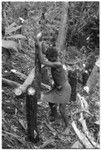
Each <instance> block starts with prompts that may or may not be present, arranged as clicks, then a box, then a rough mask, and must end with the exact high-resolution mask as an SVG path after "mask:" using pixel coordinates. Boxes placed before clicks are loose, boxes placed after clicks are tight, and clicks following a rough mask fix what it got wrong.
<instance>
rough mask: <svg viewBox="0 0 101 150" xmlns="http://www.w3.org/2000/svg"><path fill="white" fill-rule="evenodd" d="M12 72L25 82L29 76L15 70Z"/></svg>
mask: <svg viewBox="0 0 101 150" xmlns="http://www.w3.org/2000/svg"><path fill="white" fill-rule="evenodd" d="M11 72H12V73H14V74H15V75H16V76H18V77H19V78H21V79H23V80H26V78H27V76H26V75H25V74H23V73H21V72H19V71H17V70H15V69H12V70H11Z"/></svg>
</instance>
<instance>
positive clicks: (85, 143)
mask: <svg viewBox="0 0 101 150" xmlns="http://www.w3.org/2000/svg"><path fill="white" fill-rule="evenodd" d="M72 127H73V129H74V131H75V133H76V135H77V136H78V139H79V140H80V142H81V144H82V145H83V146H84V147H85V148H94V147H93V145H92V144H91V143H90V142H89V140H88V139H87V137H86V136H85V135H84V133H83V132H81V131H79V129H78V128H77V126H76V124H75V122H74V121H73V122H72Z"/></svg>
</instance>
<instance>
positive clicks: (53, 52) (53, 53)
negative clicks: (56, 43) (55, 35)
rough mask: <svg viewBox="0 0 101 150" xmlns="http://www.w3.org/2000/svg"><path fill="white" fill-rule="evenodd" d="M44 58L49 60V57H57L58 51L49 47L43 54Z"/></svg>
mask: <svg viewBox="0 0 101 150" xmlns="http://www.w3.org/2000/svg"><path fill="white" fill-rule="evenodd" d="M45 55H46V57H47V58H50V57H54V56H55V57H56V58H57V57H58V51H57V50H56V48H54V47H49V48H48V49H47V51H46V53H45Z"/></svg>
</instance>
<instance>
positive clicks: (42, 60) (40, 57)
mask: <svg viewBox="0 0 101 150" xmlns="http://www.w3.org/2000/svg"><path fill="white" fill-rule="evenodd" d="M41 36H42V34H41V33H39V34H38V35H37V44H38V46H39V48H38V52H39V59H40V62H41V63H42V64H43V65H45V66H48V67H56V66H61V63H60V62H51V61H48V60H46V59H45V58H44V56H43V54H42V47H41V44H40V42H39V39H40V38H41Z"/></svg>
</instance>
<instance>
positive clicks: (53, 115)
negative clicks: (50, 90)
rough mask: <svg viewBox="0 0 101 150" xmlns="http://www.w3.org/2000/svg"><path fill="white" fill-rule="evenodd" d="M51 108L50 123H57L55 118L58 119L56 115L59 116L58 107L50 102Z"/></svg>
mask: <svg viewBox="0 0 101 150" xmlns="http://www.w3.org/2000/svg"><path fill="white" fill-rule="evenodd" d="M49 106H50V109H51V113H50V121H55V117H56V114H57V109H56V105H55V103H50V102H49Z"/></svg>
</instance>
